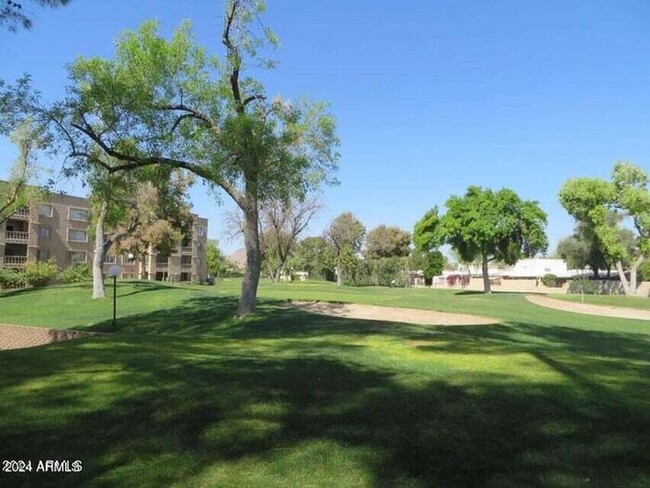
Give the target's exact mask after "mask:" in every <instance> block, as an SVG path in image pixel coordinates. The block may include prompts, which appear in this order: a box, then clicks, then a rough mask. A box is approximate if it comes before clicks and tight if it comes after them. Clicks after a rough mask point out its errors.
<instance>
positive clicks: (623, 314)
mask: <svg viewBox="0 0 650 488" xmlns="http://www.w3.org/2000/svg"><path fill="white" fill-rule="evenodd" d="M526 299H527V300H528V301H529V302H531V303H534V304H535V305H539V306H541V307H547V308H554V309H556V310H563V311H565V312H575V313H583V314H587V315H599V316H601V317H616V318H619V319H634V320H650V310H641V309H635V308H623V307H607V306H603V305H591V304H588V303H576V302H565V301H564V300H555V299H553V298H549V297H546V296H543V295H526Z"/></svg>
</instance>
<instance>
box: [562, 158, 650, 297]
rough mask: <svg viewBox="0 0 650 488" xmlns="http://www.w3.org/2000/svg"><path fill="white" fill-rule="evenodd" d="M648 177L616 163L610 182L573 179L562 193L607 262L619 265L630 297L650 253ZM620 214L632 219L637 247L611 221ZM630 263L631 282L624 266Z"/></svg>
mask: <svg viewBox="0 0 650 488" xmlns="http://www.w3.org/2000/svg"><path fill="white" fill-rule="evenodd" d="M648 181H649V180H648V175H647V173H646V172H645V171H643V170H642V169H641V168H640V167H638V166H636V165H635V164H633V163H630V162H628V161H619V162H617V163H615V164H614V169H613V171H612V178H611V181H607V180H604V179H601V178H573V179H570V180H569V181H567V182H566V183H565V184H564V185H563V186H562V189H561V190H560V194H559V198H560V203H561V204H562V206H563V207H564V208H565V209H566V210H567V212H569V214H570V215H571V216H573V217H574V218H575V219H576V220H577V221H578V222H582V223H585V224H586V225H588V226H589V227H590V228H592V229H593V231H594V233H595V235H596V236H597V238H598V240H599V242H600V243H601V249H602V251H603V254H604V255H605V257H606V259H607V260H608V261H609V262H614V263H615V264H616V269H617V271H618V275H619V277H620V280H621V283H622V285H623V289H624V291H625V293H626V294H627V295H634V294H636V292H637V282H636V279H637V270H638V269H639V267H640V266H641V264H642V263H643V261H644V259H645V258H646V257H647V256H648V255H649V254H650V192H649V191H648ZM612 211H613V212H617V213H618V214H619V215H620V216H621V217H623V218H624V219H629V220H630V221H631V223H632V227H633V229H634V231H635V232H636V235H635V240H636V242H635V244H636V245H635V246H633V249H630V245H629V243H627V242H626V239H624V238H622V237H624V236H625V234H624V233H622V232H621V229H620V227H619V223H618V221H619V219H614V220H612V219H611V218H608V216H609V215H610V214H611V212H612ZM626 262H627V263H629V266H628V269H629V270H630V280H629V282H628V280H627V277H626V274H625V271H626V269H625V268H626V266H625V264H626Z"/></svg>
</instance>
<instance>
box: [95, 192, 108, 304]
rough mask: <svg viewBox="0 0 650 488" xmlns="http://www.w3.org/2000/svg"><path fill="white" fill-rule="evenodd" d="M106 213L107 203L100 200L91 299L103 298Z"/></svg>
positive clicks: (96, 225)
mask: <svg viewBox="0 0 650 488" xmlns="http://www.w3.org/2000/svg"><path fill="white" fill-rule="evenodd" d="M107 213H108V204H107V203H106V202H105V201H104V202H102V207H101V208H100V209H99V213H98V215H97V223H96V224H95V255H94V256H93V300H96V299H100V298H104V297H105V296H106V294H105V292H104V269H103V267H104V261H105V259H106V251H107V250H108V248H107V247H106V246H105V245H104V221H105V220H106V214H107Z"/></svg>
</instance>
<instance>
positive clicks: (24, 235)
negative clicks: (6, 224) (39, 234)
mask: <svg viewBox="0 0 650 488" xmlns="http://www.w3.org/2000/svg"><path fill="white" fill-rule="evenodd" d="M5 240H7V241H18V242H27V241H29V232H21V231H18V230H8V231H7V232H6V234H5Z"/></svg>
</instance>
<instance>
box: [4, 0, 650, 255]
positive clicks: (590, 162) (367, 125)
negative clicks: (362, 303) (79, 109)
mask: <svg viewBox="0 0 650 488" xmlns="http://www.w3.org/2000/svg"><path fill="white" fill-rule="evenodd" d="M267 5H268V11H267V14H266V15H265V17H264V20H265V22H266V23H267V24H268V25H269V26H271V27H272V28H273V29H274V31H275V32H276V33H277V34H278V36H279V38H280V41H281V48H280V49H279V50H277V51H276V52H275V53H274V58H275V59H277V60H278V62H279V63H278V66H277V68H276V69H275V70H274V71H272V72H264V71H261V70H258V71H256V72H255V73H254V75H255V76H257V77H259V78H260V79H261V80H263V81H264V82H265V84H266V87H267V92H268V94H270V95H274V94H280V95H282V96H283V97H285V98H290V99H295V98H298V97H300V96H302V95H308V96H309V97H310V98H312V99H315V100H327V101H329V102H330V103H331V110H332V112H333V113H334V114H335V116H336V118H337V121H338V131H339V135H340V138H341V147H340V153H341V161H340V171H339V173H338V178H339V180H340V181H341V185H340V186H338V187H334V188H325V189H324V193H323V200H324V202H325V204H326V206H327V209H326V210H325V211H324V212H323V213H322V214H321V215H320V216H319V217H318V218H316V219H315V220H314V221H313V223H312V225H311V226H310V229H309V231H308V233H309V234H320V233H321V232H322V231H323V229H324V228H325V227H326V226H327V224H328V223H329V222H330V221H331V219H332V218H334V217H335V216H336V215H338V214H339V213H341V212H345V211H351V212H353V213H354V214H355V215H357V216H358V217H359V218H360V220H361V221H362V222H363V223H364V224H365V225H366V227H367V228H368V229H371V228H373V227H375V226H377V225H379V224H389V225H397V226H400V227H402V228H405V229H408V230H412V228H413V225H414V223H415V222H416V221H417V220H418V219H419V218H420V217H421V216H422V215H423V214H424V213H425V211H426V210H428V209H429V208H431V207H432V206H433V205H438V206H441V207H442V206H443V205H444V202H445V200H446V199H447V198H448V197H449V195H451V194H461V193H463V192H464V191H465V189H466V188H467V187H468V186H469V185H472V184H475V185H481V186H484V187H490V188H494V189H498V188H502V187H508V188H512V189H513V190H515V191H516V192H517V193H518V194H519V195H520V196H521V197H522V198H525V199H532V200H538V201H539V202H540V204H541V206H542V208H543V209H544V210H545V211H546V212H547V213H548V216H549V226H548V234H549V237H550V240H551V249H552V248H554V246H555V244H556V242H557V240H558V239H559V238H560V237H562V236H564V235H567V234H569V233H570V232H571V229H572V227H573V222H572V219H571V218H570V217H569V216H568V215H567V214H566V212H565V211H564V210H563V209H562V207H561V206H560V205H559V204H558V202H557V193H558V190H559V188H560V186H561V185H562V183H563V182H564V181H566V180H567V179H568V178H570V177H574V176H595V177H605V178H606V177H608V175H609V172H610V170H611V167H612V164H613V163H614V161H615V160H617V159H631V160H633V161H634V162H636V163H637V164H639V165H640V166H642V167H643V168H645V169H646V170H647V169H648V168H649V164H650V163H649V162H650V143H649V142H650V137H649V136H650V96H649V94H650V31H649V30H648V25H649V22H650V3H648V2H647V1H643V0H640V1H634V0H627V1H623V2H622V1H617V0H611V1H602V0H572V1H570V2H564V1H557V0H544V1H541V0H540V1H537V0H528V1H526V2H521V1H519V0H517V1H508V0H500V1H498V2H485V1H479V0H474V1H469V0H445V1H437V0H429V1H424V0H421V1H412V2H394V1H381V0H380V1H377V0H374V1H370V0H355V1H351V0H347V1H343V0H329V1H327V2H322V1H318V2H317V1H304V0H302V1H298V0H282V1H273V0H269V1H268V2H267ZM31 10H32V12H33V14H34V27H33V29H32V30H31V31H28V32H24V31H23V32H19V33H14V34H12V33H9V32H6V31H0V47H1V50H0V78H3V79H6V80H13V79H15V78H16V77H18V76H20V75H21V74H22V73H24V72H29V73H31V75H32V77H33V81H34V85H35V86H36V87H37V88H38V89H40V90H41V91H42V92H43V94H44V96H45V98H47V99H54V98H56V97H58V96H61V94H62V93H63V87H64V86H65V83H66V72H65V65H66V64H67V63H70V62H71V61H73V60H74V59H75V57H76V56H105V57H110V56H112V54H113V51H114V40H115V38H116V36H117V35H118V34H119V33H120V32H121V31H123V30H125V29H134V28H136V27H137V26H138V25H139V24H140V22H142V21H143V20H145V19H150V18H156V19H159V21H160V22H161V25H162V29H163V32H165V33H171V32H172V31H173V29H174V28H175V27H176V26H178V24H179V23H180V22H181V20H182V19H186V18H187V19H190V20H191V21H192V24H193V26H194V30H195V33H196V36H197V39H198V40H199V42H200V43H202V44H203V45H204V46H206V47H207V48H209V49H210V50H211V51H212V52H214V53H217V54H219V55H221V53H222V52H223V50H222V47H221V44H220V42H219V35H220V29H221V25H222V4H221V3H220V2H218V1H216V2H215V1H179V0H175V1H172V0H157V1H149V0H140V1H137V2H134V1H130V2H126V1H123V0H113V1H108V0H102V1H100V0H95V1H92V2H89V1H81V0H73V1H72V3H71V4H70V5H69V6H68V7H65V8H61V9H57V10H47V9H39V8H36V7H33V8H32V9H31ZM14 157H15V151H14V149H13V148H12V147H11V145H9V144H8V142H7V141H4V140H0V178H1V177H6V173H7V168H8V166H9V163H10V161H11V160H12V159H13V158H14ZM44 163H45V164H49V165H50V166H54V167H56V165H57V164H56V162H49V163H47V162H44ZM62 188H63V189H64V190H65V191H68V192H71V193H74V194H82V193H83V190H82V189H81V188H79V186H78V185H77V184H75V183H66V184H63V185H62ZM192 200H193V203H194V209H195V211H196V212H198V213H199V214H201V215H203V216H205V217H208V218H209V219H210V229H209V235H210V237H214V238H217V239H219V240H220V241H221V243H222V247H223V248H224V249H225V250H226V251H233V250H234V249H236V248H237V247H239V244H238V243H237V242H227V241H225V238H224V234H223V232H224V228H223V224H222V218H223V217H222V215H223V212H224V210H225V209H227V208H229V207H230V206H231V205H230V203H229V202H228V201H227V197H224V198H223V199H222V200H223V205H221V206H217V205H216V204H215V201H214V199H213V198H212V197H210V196H209V195H208V194H207V192H206V191H205V189H204V188H203V187H202V186H201V185H198V186H197V188H196V189H195V190H194V191H193V194H192Z"/></svg>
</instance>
